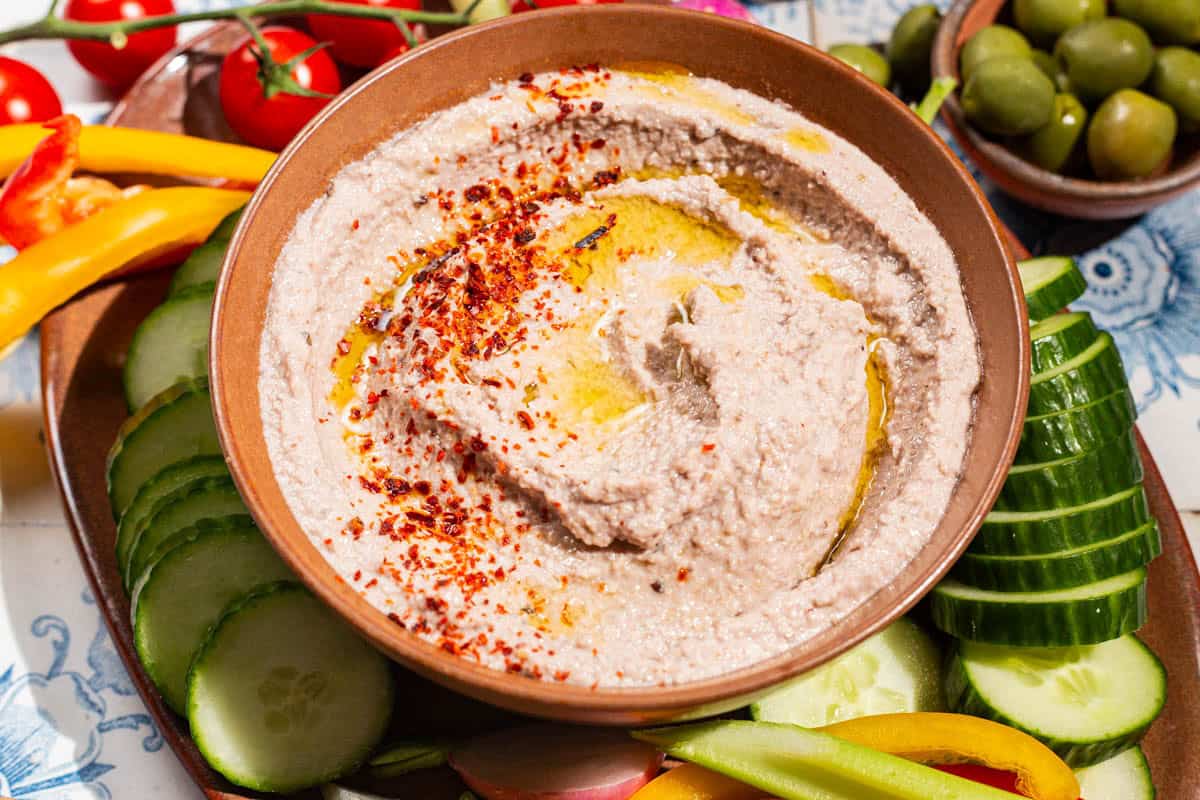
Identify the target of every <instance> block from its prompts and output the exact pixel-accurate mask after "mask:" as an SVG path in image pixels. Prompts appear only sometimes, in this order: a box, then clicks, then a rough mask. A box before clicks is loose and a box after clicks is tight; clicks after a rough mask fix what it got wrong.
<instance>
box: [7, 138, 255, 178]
mask: <svg viewBox="0 0 1200 800" xmlns="http://www.w3.org/2000/svg"><path fill="white" fill-rule="evenodd" d="M45 136H46V130H45V128H43V127H42V126H41V124H38V123H28V124H19V125H0V177H7V176H8V175H11V174H12V173H13V171H14V170H16V168H17V167H18V166H20V164H21V162H23V161H24V160H25V157H26V156H28V155H29V153H30V152H31V151H32V150H33V148H34V147H35V146H36V145H37V143H38V142H39V141H41V140H42V139H43V138H45ZM275 157H276V154H275V153H272V152H269V151H267V150H259V149H258V148H257V147H246V146H245V145H240V144H229V143H226V142H214V141H211V140H209V139H200V138H198V137H195V136H183V135H179V134H174V133H163V132H161V131H143V130H138V129H136V128H116V127H110V126H108V125H85V126H84V128H83V131H82V134H81V135H80V137H79V168H80V169H82V170H85V171H87V172H108V173H116V172H123V173H134V174H143V175H186V176H189V177H194V178H224V179H226V180H230V181H236V182H238V183H241V184H247V185H253V184H257V183H258V182H259V181H261V180H262V178H263V176H264V175H266V174H267V170H268V169H270V168H271V165H272V164H273V163H275Z"/></svg>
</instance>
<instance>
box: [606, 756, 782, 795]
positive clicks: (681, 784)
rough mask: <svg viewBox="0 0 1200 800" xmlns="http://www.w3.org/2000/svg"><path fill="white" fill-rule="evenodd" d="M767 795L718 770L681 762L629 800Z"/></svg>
mask: <svg viewBox="0 0 1200 800" xmlns="http://www.w3.org/2000/svg"><path fill="white" fill-rule="evenodd" d="M768 796H769V795H767V794H765V793H764V792H763V791H762V790H761V789H756V788H754V787H753V786H749V785H747V784H745V783H742V782H741V781H735V780H734V779H733V778H730V777H727V776H725V775H722V774H721V773H719V772H713V771H712V770H710V769H705V768H704V767H701V766H699V765H697V764H684V765H682V766H679V767H675V768H674V769H669V770H667V771H666V772H664V773H663V774H661V775H659V776H658V777H657V778H655V779H654V780H652V781H650V782H649V783H647V784H646V785H645V786H643V787H642V788H641V789H638V790H637V791H636V792H634V793H633V796H632V797H630V798H629V800H763V798H766V797H768Z"/></svg>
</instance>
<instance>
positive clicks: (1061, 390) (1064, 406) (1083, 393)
mask: <svg viewBox="0 0 1200 800" xmlns="http://www.w3.org/2000/svg"><path fill="white" fill-rule="evenodd" d="M1100 337H1101V339H1103V340H1104V341H1106V342H1107V343H1108V345H1107V347H1105V348H1103V349H1102V350H1101V351H1100V352H1099V353H1097V354H1096V356H1095V357H1094V358H1092V359H1091V360H1089V361H1085V362H1083V363H1082V364H1080V365H1078V366H1077V367H1076V368H1075V369H1071V370H1067V371H1066V372H1062V373H1059V374H1058V375H1054V376H1053V377H1050V378H1045V379H1043V380H1038V379H1037V378H1038V376H1037V375H1035V376H1034V380H1033V381H1032V382H1031V383H1030V385H1029V409H1028V413H1029V415H1030V416H1035V417H1037V416H1042V415H1045V414H1052V413H1054V412H1056V411H1067V410H1068V409H1071V408H1074V407H1075V406H1082V405H1087V404H1088V403H1094V402H1095V401H1097V400H1102V399H1104V398H1105V397H1107V396H1108V395H1110V394H1112V393H1113V392H1116V391H1118V390H1119V389H1124V388H1126V387H1127V386H1128V380H1127V379H1126V377H1125V365H1124V363H1123V362H1122V361H1121V354H1120V353H1119V352H1118V351H1117V346H1116V344H1115V343H1114V342H1113V340H1112V336H1111V335H1110V334H1108V333H1102V334H1100Z"/></svg>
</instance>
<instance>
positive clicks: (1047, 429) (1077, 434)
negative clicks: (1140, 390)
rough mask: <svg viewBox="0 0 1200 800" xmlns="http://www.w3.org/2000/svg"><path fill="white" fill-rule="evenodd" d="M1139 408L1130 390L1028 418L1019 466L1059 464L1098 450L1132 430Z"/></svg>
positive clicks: (1023, 434) (1022, 430) (1023, 429)
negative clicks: (1036, 463) (1034, 463)
mask: <svg viewBox="0 0 1200 800" xmlns="http://www.w3.org/2000/svg"><path fill="white" fill-rule="evenodd" d="M1136 420H1137V406H1136V405H1135V403H1134V401H1133V395H1132V394H1131V393H1130V392H1129V390H1128V389H1121V390H1120V391H1117V392H1113V393H1112V394H1110V395H1109V396H1108V397H1104V398H1102V399H1100V400H1097V401H1096V402H1094V403H1088V404H1087V405H1083V406H1075V407H1074V408H1072V409H1069V410H1067V411H1058V412H1055V413H1053V414H1046V415H1045V416H1041V417H1026V418H1025V426H1024V427H1023V428H1022V429H1021V446H1020V447H1019V448H1018V449H1017V463H1018V464H1029V463H1032V462H1035V461H1055V460H1057V459H1060V458H1067V457H1069V456H1073V455H1079V454H1080V453H1084V452H1087V451H1088V450H1094V449H1096V448H1097V447H1099V446H1101V445H1102V444H1104V443H1105V442H1110V441H1112V440H1113V439H1115V438H1116V437H1117V436H1120V435H1121V434H1122V433H1125V432H1127V431H1129V430H1130V429H1131V428H1132V427H1133V423H1134V422H1135V421H1136Z"/></svg>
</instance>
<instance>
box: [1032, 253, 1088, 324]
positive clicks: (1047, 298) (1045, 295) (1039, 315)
mask: <svg viewBox="0 0 1200 800" xmlns="http://www.w3.org/2000/svg"><path fill="white" fill-rule="evenodd" d="M1035 260H1036V259H1035ZM1071 264H1072V268H1071V269H1070V270H1069V271H1068V272H1065V273H1063V274H1062V275H1061V276H1059V277H1058V278H1055V279H1054V280H1052V281H1051V282H1050V283H1048V284H1046V285H1045V286H1043V287H1041V288H1040V289H1035V290H1034V291H1032V292H1030V293H1028V294H1026V295H1025V306H1026V307H1027V308H1028V309H1029V320H1030V322H1040V321H1042V320H1043V319H1045V318H1046V317H1051V316H1054V315H1055V314H1057V313H1058V312H1059V311H1062V310H1063V309H1064V308H1066V307H1067V306H1069V305H1070V304H1071V303H1073V302H1075V301H1076V300H1078V299H1079V298H1080V297H1082V296H1083V293H1084V292H1086V291H1087V280H1086V279H1085V278H1084V277H1083V273H1082V272H1080V271H1079V268H1078V267H1076V266H1075V265H1074V261H1072V262H1071Z"/></svg>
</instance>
